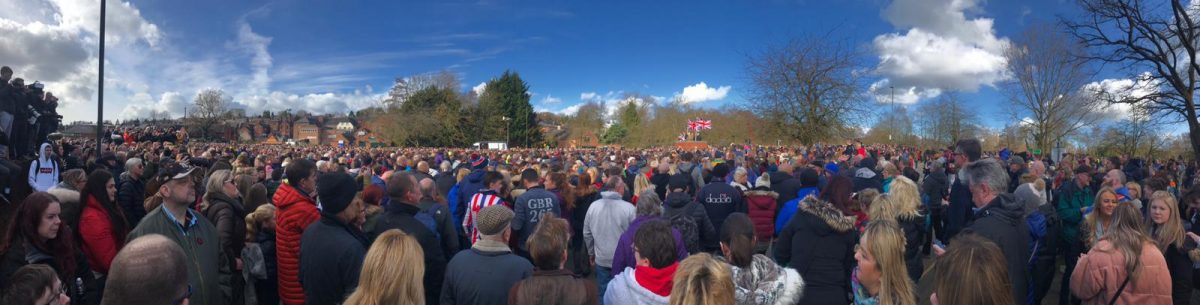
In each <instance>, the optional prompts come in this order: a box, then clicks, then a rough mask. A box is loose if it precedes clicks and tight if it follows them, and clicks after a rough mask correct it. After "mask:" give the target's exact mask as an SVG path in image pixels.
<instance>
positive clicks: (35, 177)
mask: <svg viewBox="0 0 1200 305" xmlns="http://www.w3.org/2000/svg"><path fill="white" fill-rule="evenodd" d="M50 166H52V168H53V170H58V160H55V159H50ZM33 168H36V169H37V171H41V168H42V158H37V159H33ZM38 176H41V175H40V173H35V174H34V175H33V182H37V181H38ZM118 178H120V177H118Z"/></svg>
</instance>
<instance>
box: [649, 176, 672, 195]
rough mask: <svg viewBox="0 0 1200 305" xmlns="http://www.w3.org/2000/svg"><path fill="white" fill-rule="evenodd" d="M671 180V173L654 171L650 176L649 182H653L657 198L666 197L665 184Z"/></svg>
mask: <svg viewBox="0 0 1200 305" xmlns="http://www.w3.org/2000/svg"><path fill="white" fill-rule="evenodd" d="M670 182H671V175H668V174H664V173H659V172H655V173H654V175H651V176H650V184H654V192H655V193H657V194H658V199H662V200H665V199H666V198H667V184H669V183H670Z"/></svg>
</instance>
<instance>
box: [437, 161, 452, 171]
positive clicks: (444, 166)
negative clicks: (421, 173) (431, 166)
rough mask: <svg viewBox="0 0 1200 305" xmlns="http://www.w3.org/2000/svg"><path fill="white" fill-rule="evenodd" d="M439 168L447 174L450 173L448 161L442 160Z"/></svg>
mask: <svg viewBox="0 0 1200 305" xmlns="http://www.w3.org/2000/svg"><path fill="white" fill-rule="evenodd" d="M439 167H441V169H442V171H443V172H449V171H450V161H445V160H442V164H441V166H439Z"/></svg>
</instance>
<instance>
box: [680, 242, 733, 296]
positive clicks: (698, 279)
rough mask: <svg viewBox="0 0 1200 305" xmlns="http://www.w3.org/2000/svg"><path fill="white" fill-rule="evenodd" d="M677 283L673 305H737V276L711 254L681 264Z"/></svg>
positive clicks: (691, 258) (701, 255)
mask: <svg viewBox="0 0 1200 305" xmlns="http://www.w3.org/2000/svg"><path fill="white" fill-rule="evenodd" d="M674 281H675V284H674V286H672V287H671V301H670V305H726V304H733V272H732V271H731V270H730V268H729V265H728V264H724V263H721V262H719V261H717V260H716V259H714V258H713V257H712V255H709V254H708V253H700V254H696V255H692V256H688V258H686V259H684V260H683V261H682V262H680V263H679V268H678V270H676V272H675V278H674Z"/></svg>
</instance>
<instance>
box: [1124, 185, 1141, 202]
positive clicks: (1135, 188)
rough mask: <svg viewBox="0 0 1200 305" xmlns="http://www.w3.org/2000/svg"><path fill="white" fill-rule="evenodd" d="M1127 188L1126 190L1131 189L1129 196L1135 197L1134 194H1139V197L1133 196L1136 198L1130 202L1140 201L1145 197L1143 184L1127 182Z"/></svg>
mask: <svg viewBox="0 0 1200 305" xmlns="http://www.w3.org/2000/svg"><path fill="white" fill-rule="evenodd" d="M1125 188H1126V189H1129V192H1130V194H1129V195H1133V192H1137V195H1136V196H1133V197H1134V198H1130V200H1138V199H1141V197H1142V195H1143V194H1142V185H1141V184H1138V183H1137V182H1133V181H1129V182H1126V183H1125Z"/></svg>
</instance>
